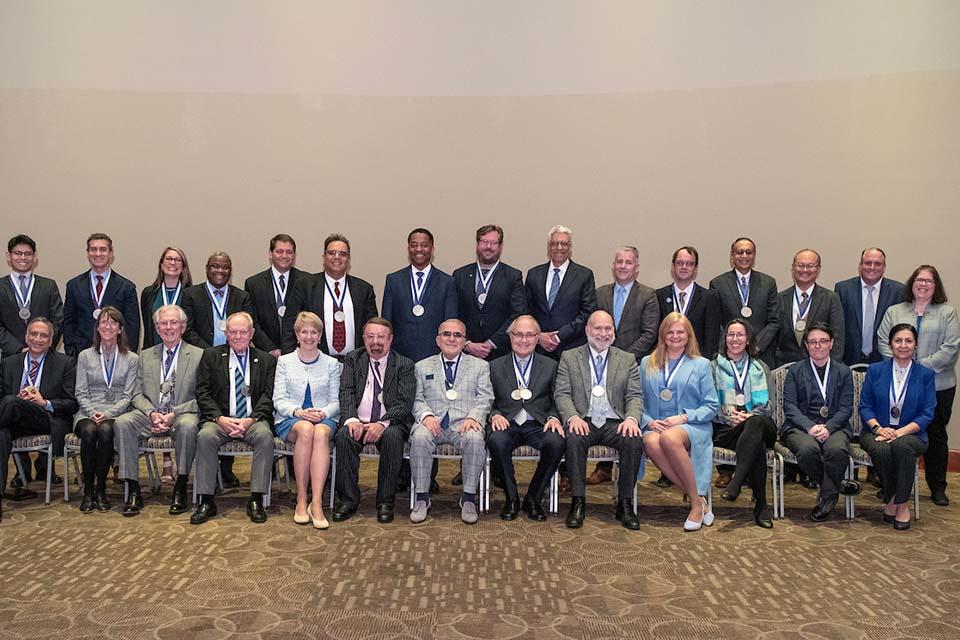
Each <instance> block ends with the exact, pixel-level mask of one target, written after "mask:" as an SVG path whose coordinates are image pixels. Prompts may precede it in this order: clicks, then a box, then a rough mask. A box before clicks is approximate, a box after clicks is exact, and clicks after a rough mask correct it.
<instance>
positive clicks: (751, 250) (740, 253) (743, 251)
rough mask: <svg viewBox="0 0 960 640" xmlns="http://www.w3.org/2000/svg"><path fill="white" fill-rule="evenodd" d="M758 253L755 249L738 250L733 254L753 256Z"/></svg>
mask: <svg viewBox="0 0 960 640" xmlns="http://www.w3.org/2000/svg"><path fill="white" fill-rule="evenodd" d="M754 253H756V252H755V251H754V250H753V249H737V250H736V251H734V252H733V255H735V256H752V255H753V254H754Z"/></svg>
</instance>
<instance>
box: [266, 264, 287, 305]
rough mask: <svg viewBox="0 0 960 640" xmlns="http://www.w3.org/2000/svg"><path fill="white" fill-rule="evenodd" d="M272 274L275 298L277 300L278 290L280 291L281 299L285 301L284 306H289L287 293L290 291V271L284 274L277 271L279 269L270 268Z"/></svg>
mask: <svg viewBox="0 0 960 640" xmlns="http://www.w3.org/2000/svg"><path fill="white" fill-rule="evenodd" d="M270 272H271V275H272V276H273V284H272V285H271V286H272V287H273V298H274V300H276V298H277V290H278V289H279V290H280V299H281V300H283V304H284V306H286V304H287V292H288V291H290V270H289V269H287V271H285V272H284V273H280V272H279V271H277V268H276V267H274V266H272V265H271V266H270ZM280 276H283V289H280Z"/></svg>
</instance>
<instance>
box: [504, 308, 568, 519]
mask: <svg viewBox="0 0 960 640" xmlns="http://www.w3.org/2000/svg"><path fill="white" fill-rule="evenodd" d="M508 334H509V336H510V346H511V350H512V351H511V353H509V354H507V355H505V356H503V357H500V358H497V359H496V360H494V361H493V362H491V363H490V378H491V381H492V382H493V394H494V402H493V409H492V410H491V412H490V424H489V425H487V448H488V449H489V450H490V458H491V459H492V461H493V464H494V466H495V467H497V468H499V469H500V475H501V477H502V478H503V485H504V489H503V491H504V494H505V495H506V501H505V502H504V504H503V509H502V510H501V511H500V519H501V520H515V519H516V518H517V516H518V515H519V513H520V510H521V509H523V511H524V512H525V513H526V514H527V517H528V518H530V519H531V520H535V521H537V522H543V521H544V520H546V519H547V515H546V513H544V510H543V494H544V491H546V489H547V486H548V485H549V483H550V478H552V477H553V474H554V473H556V471H557V467H559V466H560V459H561V458H563V453H564V450H565V449H566V442H565V441H564V434H563V425H562V424H561V423H560V418H559V416H560V413H559V412H558V411H557V407H556V405H555V404H554V402H553V383H554V380H555V378H556V375H557V362H556V360H553V359H552V358H545V357H543V356H535V355H534V351H535V350H536V347H537V338H538V337H539V334H540V327H539V326H537V321H536V320H534V318H533V316H527V315H522V316H518V317H517V318H516V319H515V320H514V321H513V322H512V323H511V324H510V327H509V330H508ZM524 445H525V446H529V447H533V448H534V449H537V450H538V451H539V452H540V460H539V461H538V462H537V469H536V471H534V473H533V478H531V479H530V486H529V487H528V488H527V495H526V497H524V499H523V503H522V505H521V503H520V496H519V493H518V491H517V478H516V476H515V474H514V469H513V458H512V456H513V450H514V449H515V448H517V447H519V446H524Z"/></svg>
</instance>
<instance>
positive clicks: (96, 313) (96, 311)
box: [93, 307, 100, 320]
mask: <svg viewBox="0 0 960 640" xmlns="http://www.w3.org/2000/svg"><path fill="white" fill-rule="evenodd" d="M93 319H94V320H99V319H100V308H99V307H98V308H96V309H94V310H93Z"/></svg>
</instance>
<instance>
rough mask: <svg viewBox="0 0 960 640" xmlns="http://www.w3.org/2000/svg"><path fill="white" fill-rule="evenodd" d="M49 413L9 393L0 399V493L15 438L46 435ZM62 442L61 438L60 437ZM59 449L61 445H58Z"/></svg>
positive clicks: (49, 420)
mask: <svg viewBox="0 0 960 640" xmlns="http://www.w3.org/2000/svg"><path fill="white" fill-rule="evenodd" d="M50 428H51V419H50V414H49V413H48V412H47V410H46V409H44V408H43V407H41V406H40V405H38V404H35V403H33V402H28V401H27V400H21V399H20V398H18V397H16V396H13V395H9V396H6V397H5V398H3V400H0V483H2V484H0V494H2V493H3V491H4V489H6V487H7V466H8V464H9V462H10V450H11V449H13V441H14V439H16V438H19V437H21V436H27V435H48V434H49V433H50ZM60 442H61V443H62V442H63V438H62V437H61V438H60ZM60 447H61V450H62V448H63V445H62V444H61V445H60Z"/></svg>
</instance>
